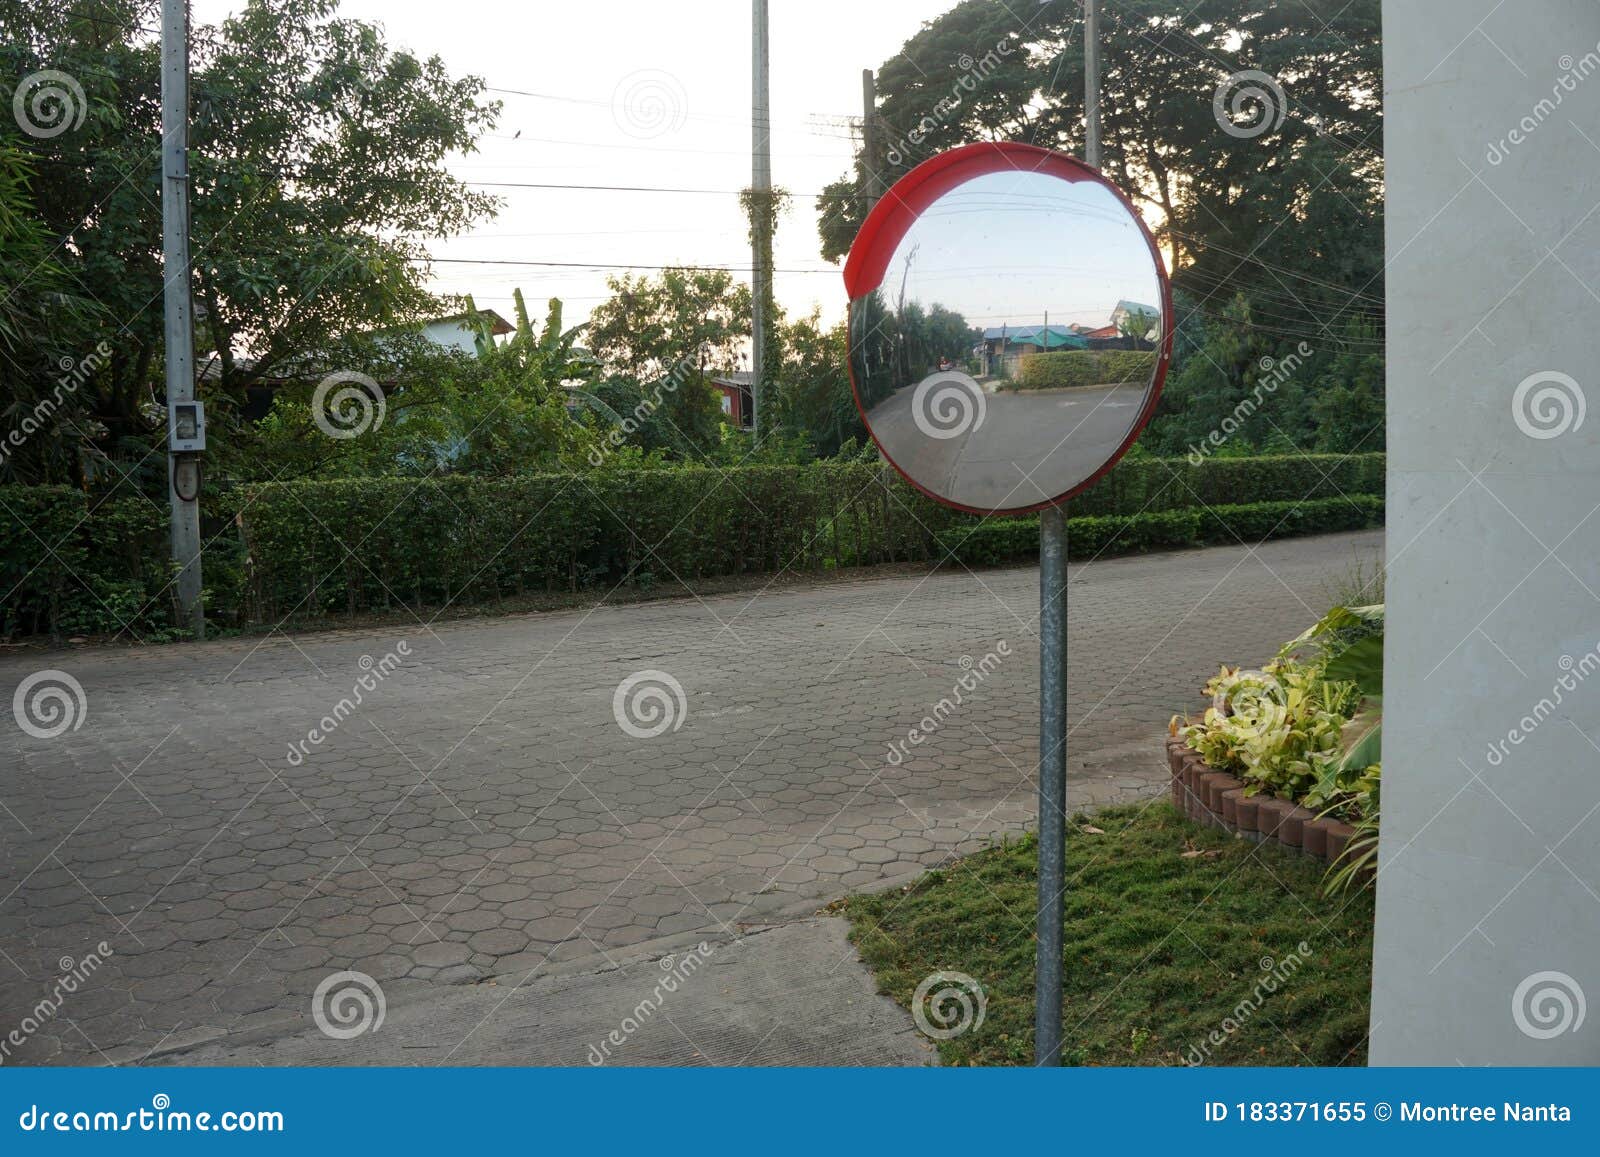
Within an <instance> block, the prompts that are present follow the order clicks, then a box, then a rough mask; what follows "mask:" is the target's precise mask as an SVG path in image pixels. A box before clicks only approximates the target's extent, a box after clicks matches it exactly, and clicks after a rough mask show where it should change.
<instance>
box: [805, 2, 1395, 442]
mask: <svg viewBox="0 0 1600 1157" xmlns="http://www.w3.org/2000/svg"><path fill="white" fill-rule="evenodd" d="M1379 33H1380V28H1379V3H1378V0H1354V2H1353V3H1350V4H1327V5H1322V4H1316V3H1293V4H1280V3H1274V2H1272V0H1198V2H1196V3H1184V4H1181V5H1180V4H1173V3H1171V2H1170V0H1116V3H1115V4H1104V5H1102V16H1101V23H1100V37H1101V45H1100V47H1101V53H1100V58H1101V102H1102V105H1101V127H1102V139H1103V147H1102V154H1103V155H1102V162H1103V168H1104V171H1105V172H1106V174H1107V176H1108V177H1110V178H1111V179H1112V180H1113V181H1114V182H1115V183H1116V184H1117V185H1118V186H1119V187H1120V188H1122V189H1123V190H1124V191H1125V192H1126V193H1127V194H1128V195H1129V196H1130V198H1131V199H1132V200H1133V202H1134V203H1135V205H1136V207H1138V208H1139V209H1140V211H1141V212H1142V213H1143V215H1144V216H1145V218H1146V219H1147V221H1148V222H1149V223H1150V225H1151V227H1152V229H1153V231H1154V232H1155V234H1156V237H1157V239H1158V242H1159V243H1160V245H1161V247H1162V248H1163V250H1164V251H1165V254H1166V257H1167V260H1168V264H1169V266H1170V267H1171V269H1172V273H1173V282H1174V286H1175V289H1176V290H1178V291H1181V292H1180V296H1181V297H1182V298H1183V300H1185V301H1186V303H1187V305H1186V308H1185V309H1183V310H1181V311H1180V314H1179V316H1178V318H1176V319H1175V321H1176V322H1177V324H1179V325H1180V326H1182V325H1192V324H1193V323H1194V322H1195V321H1199V322H1203V323H1204V324H1205V325H1207V326H1213V325H1220V326H1223V327H1231V328H1234V329H1237V328H1238V327H1239V326H1241V325H1248V326H1249V327H1250V329H1251V332H1252V334H1253V335H1254V336H1253V337H1252V338H1251V339H1250V342H1251V343H1253V344H1255V345H1261V346H1264V347H1265V348H1264V351H1263V355H1264V356H1277V355H1287V354H1288V353H1289V352H1290V351H1293V350H1294V349H1296V348H1297V346H1298V344H1299V343H1300V342H1301V341H1308V342H1310V343H1311V344H1312V345H1313V346H1314V347H1315V348H1316V350H1317V356H1318V357H1319V358H1321V359H1324V360H1325V359H1328V358H1337V357H1339V356H1340V355H1342V354H1352V355H1362V356H1366V357H1368V358H1371V357H1376V356H1377V351H1378V350H1379V349H1380V348H1381V338H1382V312H1383V228H1382V207H1383V202H1382V194H1383V188H1382V180H1383V159H1382V155H1381V153H1380V148H1381V133H1380V131H1379V130H1380V128H1381V124H1382V109H1381V93H1382V90H1383V83H1382V82H1383V78H1382V59H1381V38H1380V35H1379ZM877 91H878V94H879V97H880V101H879V105H878V109H877V120H878V122H879V128H880V135H881V136H882V137H883V138H884V141H885V144H884V146H883V155H884V159H885V162H886V164H885V169H886V171H885V172H884V174H883V178H884V179H885V181H890V182H892V181H893V180H894V179H896V178H897V177H898V176H900V175H901V174H903V173H905V172H906V171H908V170H909V169H910V168H912V167H913V166H915V165H916V164H918V163H920V162H921V161H923V160H925V159H927V158H928V157H930V156H932V155H934V154H936V153H939V152H941V151H943V150H945V149H948V148H951V147H954V146H956V145H960V144H965V143H967V142H970V141H974V140H1020V141H1028V142H1032V143H1035V144H1040V145H1045V146H1048V147H1052V148H1057V149H1061V150H1064V151H1068V152H1081V149H1082V145H1083V127H1082V126H1083V20H1082V5H1081V4H1080V3H1078V0H1050V2H1049V3H1044V4H1038V5H1028V6H1026V7H1018V6H1017V5H1015V4H1007V3H1003V2H1001V0H963V2H962V3H959V4H957V5H956V6H955V7H953V8H952V9H951V10H950V11H948V12H946V13H945V14H944V15H943V16H941V17H939V18H938V19H936V20H933V21H931V22H929V23H928V24H926V25H924V26H923V27H922V29H921V30H919V31H918V32H917V33H916V34H915V35H913V36H912V37H911V38H910V39H909V40H907V41H906V43H905V45H904V47H903V48H902V50H901V51H900V52H899V53H898V54H896V55H895V57H893V58H892V59H891V60H889V61H887V62H885V63H884V65H883V66H882V68H881V69H880V70H879V73H878V78H877ZM863 175H864V168H863V162H862V160H861V159H860V158H859V156H858V159H857V162H856V166H855V171H854V172H853V173H852V174H849V175H847V176H845V177H841V178H840V179H839V180H837V181H835V182H833V183H832V184H831V185H829V186H827V187H826V189H825V191H824V193H823V196H822V197H821V198H820V199H819V201H818V208H819V217H820V222H819V240H820V242H821V251H822V254H823V256H824V257H826V258H828V259H830V260H837V259H838V258H840V257H842V256H843V254H844V253H845V252H847V251H848V249H849V246H850V243H851V241H852V240H853V239H854V236H855V233H856V230H857V229H858V228H859V226H860V224H861V221H862V219H863V217H864V215H865V208H866V206H865V201H864V199H863V198H862V197H861V196H860V195H859V192H860V189H861V187H862V184H863V180H862V178H863ZM1241 295H1242V296H1243V298H1244V299H1245V300H1246V301H1247V302H1248V310H1247V317H1246V315H1243V314H1241V313H1240V312H1239V310H1238V309H1237V308H1235V306H1234V305H1233V304H1230V303H1236V302H1237V299H1238V298H1239V297H1240V296H1241ZM1190 314H1193V315H1195V316H1194V319H1191V318H1190V316H1189V315H1190ZM1218 340H1221V339H1218ZM1241 340H1242V339H1241ZM1369 368H1370V367H1369ZM1206 374H1211V375H1212V377H1211V380H1209V381H1208V382H1202V381H1201V380H1200V379H1201V378H1202V377H1204V376H1205V375H1206ZM1172 378H1173V379H1174V386H1175V387H1178V386H1179V382H1178V379H1180V378H1182V379H1184V380H1183V382H1182V384H1181V387H1180V388H1181V389H1182V390H1184V391H1192V392H1193V394H1194V396H1195V397H1196V398H1199V399H1202V400H1203V399H1207V398H1209V399H1211V400H1213V401H1216V402H1219V403H1220V402H1221V401H1222V400H1223V399H1224V398H1225V397H1226V396H1228V395H1230V394H1232V393H1236V392H1237V390H1238V388H1239V386H1240V385H1241V381H1240V380H1238V379H1234V380H1229V379H1228V377H1227V376H1226V375H1225V374H1219V373H1218V371H1216V370H1215V369H1214V368H1212V367H1209V366H1207V365H1206V364H1205V363H1204V362H1201V363H1200V364H1199V365H1195V366H1193V367H1191V366H1189V365H1188V364H1187V362H1186V360H1185V357H1184V355H1183V353H1180V355H1179V357H1178V359H1177V360H1176V361H1175V363H1174V365H1173V369H1172ZM1316 388H1318V389H1320V388H1323V386H1321V385H1319V386H1317V387H1316ZM1310 393H1311V391H1310V388H1309V387H1302V386H1301V385H1300V383H1298V382H1297V383H1295V384H1294V385H1292V386H1290V387H1289V388H1287V389H1285V390H1284V391H1283V392H1282V393H1281V394H1280V395H1279V396H1278V397H1277V399H1276V400H1275V402H1274V407H1273V410H1272V413H1271V414H1270V417H1271V420H1272V421H1274V422H1276V423H1278V425H1279V426H1280V427H1281V428H1282V429H1283V430H1284V431H1286V432H1287V431H1292V430H1298V431H1300V432H1301V433H1302V434H1306V433H1309V432H1311V431H1313V430H1314V429H1315V428H1317V427H1319V426H1323V425H1326V424H1327V415H1326V413H1325V411H1326V408H1327V405H1330V404H1332V403H1326V404H1324V407H1323V410H1324V413H1323V415H1322V417H1317V416H1315V415H1313V414H1312V412H1311V410H1310V409H1309V407H1310V401H1309V398H1310ZM1369 393H1370V391H1369ZM1290 406H1296V407H1298V408H1297V409H1295V410H1294V411H1293V412H1290V411H1289V407H1290ZM1164 412H1166V413H1168V414H1169V415H1170V414H1171V413H1172V412H1171V411H1170V410H1164ZM1225 413H1226V411H1219V412H1215V413H1204V414H1199V415H1194V414H1189V415H1186V416H1185V417H1184V418H1183V419H1181V422H1180V424H1186V423H1188V422H1189V421H1190V420H1191V419H1192V420H1194V421H1196V422H1199V423H1201V424H1202V425H1203V426H1204V428H1205V429H1210V428H1212V427H1214V426H1215V425H1216V424H1217V423H1218V422H1219V421H1220V420H1221V419H1222V418H1223V417H1224V416H1225ZM1168 428H1169V430H1171V429H1176V428H1177V427H1176V426H1174V425H1173V424H1172V422H1171V421H1169V423H1168ZM1202 432H1203V431H1202ZM1291 436H1293V435H1292V434H1291Z"/></svg>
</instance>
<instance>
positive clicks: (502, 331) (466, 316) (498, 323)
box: [422, 309, 517, 337]
mask: <svg viewBox="0 0 1600 1157" xmlns="http://www.w3.org/2000/svg"><path fill="white" fill-rule="evenodd" d="M478 316H479V317H486V318H488V319H489V332H490V333H492V334H494V336H495V337H504V336H505V335H506V334H508V333H516V332H517V327H516V326H514V325H512V324H511V323H510V322H509V321H507V320H506V319H505V318H503V317H501V316H500V315H499V314H498V313H496V312H495V311H494V310H492V309H480V310H479V311H478ZM471 320H472V314H471V312H470V311H468V310H462V311H461V312H460V313H451V314H446V315H445V316H444V317H430V318H429V319H428V320H427V321H425V322H423V323H422V324H423V325H424V326H429V325H440V324H442V323H444V322H447V321H461V322H470V321H471Z"/></svg>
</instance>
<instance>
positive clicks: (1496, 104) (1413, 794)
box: [1370, 0, 1600, 1065]
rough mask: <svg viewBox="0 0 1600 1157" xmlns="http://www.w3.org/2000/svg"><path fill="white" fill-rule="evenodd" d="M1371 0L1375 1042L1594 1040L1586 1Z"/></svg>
mask: <svg viewBox="0 0 1600 1157" xmlns="http://www.w3.org/2000/svg"><path fill="white" fill-rule="evenodd" d="M1383 22H1384V27H1383V38H1384V39H1383V47H1384V54H1383V55H1384V73H1385V75H1384V85H1385V89H1386V91H1385V94H1384V98H1385V119H1384V155H1385V157H1386V166H1387V182H1388V186H1387V196H1388V210H1387V221H1386V231H1387V240H1386V246H1387V258H1388V283H1387V295H1388V334H1387V338H1388V450H1389V483H1388V494H1389V503H1388V633H1387V639H1386V651H1385V689H1386V691H1387V697H1386V701H1385V717H1384V736H1383V744H1384V751H1383V764H1384V784H1383V839H1382V845H1381V858H1380V874H1379V880H1378V927H1377V947H1376V954H1375V961H1374V975H1373V1007H1372V1038H1371V1053H1370V1055H1371V1060H1372V1062H1373V1063H1374V1064H1437V1065H1452V1064H1466V1065H1481V1064H1516V1065H1574V1064H1588V1065H1593V1064H1596V1063H1600V7H1597V6H1596V5H1595V4H1593V3H1592V0H1532V2H1525V3H1518V4H1503V5H1497V4H1496V2H1495V0H1385V2H1384V5H1383ZM1539 375H1543V376H1542V377H1541V376H1539ZM1562 375H1565V376H1562ZM1569 381H1570V382H1571V383H1572V384H1570V385H1569V384H1568V382H1569ZM1523 383H1528V384H1527V385H1523ZM1519 386H1520V387H1521V391H1520V392H1519ZM1580 415H1586V416H1584V417H1583V420H1582V422H1581V424H1580V422H1579V417H1580ZM1563 1001H1565V1004H1563V1003H1562V1002H1563ZM1580 1002H1581V1004H1582V1006H1583V1007H1584V1010H1585V1014H1584V1017H1583V1021H1582V1024H1581V1026H1579V1025H1578V1024H1577V1013H1578V1007H1579V1004H1580ZM1590 1006H1593V1007H1590Z"/></svg>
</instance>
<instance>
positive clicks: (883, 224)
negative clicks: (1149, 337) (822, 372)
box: [844, 141, 1174, 515]
mask: <svg viewBox="0 0 1600 1157" xmlns="http://www.w3.org/2000/svg"><path fill="white" fill-rule="evenodd" d="M1012 169H1015V170H1017V171H1019V172H1034V173H1048V174H1050V175H1051V176H1055V177H1060V178H1061V179H1062V180H1065V181H1074V182H1076V181H1093V182H1095V183H1096V184H1099V185H1103V186H1104V187H1105V188H1107V189H1110V190H1111V192H1112V193H1113V194H1115V196H1116V198H1117V200H1118V201H1120V202H1121V203H1122V205H1123V207H1124V208H1125V209H1127V210H1128V215H1129V216H1130V217H1131V218H1133V220H1134V221H1135V222H1136V223H1137V224H1138V226H1139V232H1140V234H1141V235H1142V236H1143V237H1144V240H1145V244H1146V245H1148V246H1149V247H1150V260H1151V261H1152V262H1153V263H1154V264H1155V269H1156V278H1157V280H1158V281H1159V282H1160V287H1161V328H1162V335H1161V347H1160V349H1159V351H1158V353H1157V356H1156V368H1155V374H1154V377H1153V379H1152V381H1151V384H1150V385H1151V388H1150V396H1149V398H1148V399H1147V400H1146V402H1145V405H1144V409H1142V410H1141V411H1140V412H1139V415H1138V417H1137V418H1135V419H1134V422H1133V426H1132V427H1131V428H1130V429H1129V431H1128V436H1127V437H1126V438H1125V439H1124V440H1123V442H1122V444H1121V445H1120V446H1118V447H1117V449H1116V450H1115V451H1114V452H1113V453H1112V454H1111V456H1110V457H1109V458H1108V459H1107V460H1106V462H1105V464H1104V465H1102V466H1101V467H1100V468H1099V469H1098V470H1096V471H1095V472H1094V473H1093V474H1091V475H1089V477H1087V478H1085V479H1084V480H1083V481H1082V482H1080V483H1078V484H1077V485H1076V486H1074V487H1073V488H1072V489H1070V490H1068V491H1066V492H1064V493H1062V494H1058V495H1056V496H1055V497H1054V498H1050V499H1047V500H1045V501H1044V502H1036V503H1034V504H1033V505H1031V506H1016V507H1012V506H1007V507H1002V508H1000V509H999V510H985V509H982V508H980V507H974V506H966V505H963V504H962V503H959V502H954V501H951V500H950V499H948V498H945V497H943V496H941V495H938V494H935V493H933V492H932V491H931V490H929V489H928V488H927V487H925V486H923V485H922V484H921V483H920V482H918V481H917V480H916V479H915V478H912V477H911V476H910V475H909V474H907V473H906V472H905V471H904V470H902V469H901V468H900V464H899V463H898V462H896V461H895V460H894V458H893V457H891V456H890V454H889V452H888V451H887V450H886V449H885V448H884V445H883V443H882V442H881V441H879V440H878V435H877V434H876V433H874V432H873V429H872V424H871V423H870V422H869V421H868V420H867V412H866V410H865V409H864V408H863V407H862V405H861V391H860V390H859V389H858V388H857V386H856V375H855V367H854V359H853V358H850V357H848V356H847V357H846V359H845V361H846V366H847V369H848V371H849V374H850V396H851V399H852V400H853V401H854V402H855V404H856V411H857V412H858V413H859V414H860V415H861V424H862V425H863V426H865V427H866V430H867V433H868V434H869V435H871V437H872V440H873V442H874V443H875V444H876V445H877V447H878V453H880V454H882V455H883V458H884V461H886V462H888V463H889V465H891V466H893V467H894V469H895V472H896V473H897V474H899V475H900V477H902V478H904V479H905V480H906V482H907V483H908V484H910V486H911V487H912V488H913V489H915V490H916V491H917V492H918V493H920V494H924V495H926V496H927V497H929V498H931V499H933V500H934V501H935V502H938V503H940V504H942V505H944V506H950V507H954V508H955V509H956V510H963V511H966V512H967V513H968V514H982V515H993V514H1005V515H1016V514H1028V513H1032V512H1033V511H1037V510H1043V509H1044V508H1045V507H1047V506H1059V505H1060V504H1061V503H1063V502H1065V501H1067V499H1069V498H1071V497H1072V496H1073V495H1075V494H1080V493H1082V492H1083V491H1084V490H1086V489H1088V488H1089V487H1090V486H1092V485H1094V484H1095V483H1096V482H1098V481H1099V480H1100V479H1101V478H1103V477H1105V475H1106V473H1107V472H1108V471H1109V470H1110V469H1111V468H1112V467H1113V466H1115V465H1116V464H1117V463H1118V462H1119V461H1121V459H1122V456H1123V455H1124V454H1126V453H1127V452H1128V449H1129V448H1130V447H1131V446H1132V445H1133V444H1134V443H1135V442H1136V441H1138V439H1139V435H1140V434H1141V433H1142V432H1143V431H1144V428H1145V426H1146V425H1147V424H1148V423H1149V421H1150V418H1151V416H1152V415H1153V414H1154V413H1155V409H1156V403H1157V402H1159V401H1160V400H1161V389H1162V387H1163V386H1164V385H1165V384H1166V380H1167V366H1168V364H1169V363H1170V362H1171V360H1172V333H1173V329H1174V326H1173V319H1172V284H1171V280H1170V279H1169V278H1168V276H1167V267H1166V265H1165V264H1163V263H1162V260H1161V251H1160V250H1159V249H1158V248H1157V247H1156V239H1155V237H1154V236H1152V235H1151V233H1150V227H1149V226H1148V225H1146V224H1145V223H1144V218H1143V217H1141V216H1139V213H1138V211H1137V210H1136V209H1134V207H1133V202H1132V201H1130V200H1128V197H1127V195H1126V194H1125V193H1123V191H1122V190H1121V189H1119V188H1117V186H1116V185H1114V184H1113V183H1112V182H1110V181H1108V180H1106V178H1105V177H1104V176H1103V175H1102V174H1101V172H1100V171H1099V170H1098V169H1095V168H1092V167H1090V166H1089V165H1087V164H1085V163H1084V162H1082V161H1080V160H1078V159H1077V158H1076V157H1069V156H1068V155H1067V154H1065V153H1058V152H1055V151H1054V150H1051V149H1045V148H1040V147H1039V146H1038V145H1028V144H1023V143H1021V142H1020V141H983V142H979V143H977V144H972V145H962V146H961V147H960V148H955V149H951V150H950V151H949V152H946V153H940V154H939V155H938V156H936V157H929V158H928V159H927V160H926V161H923V162H922V163H921V164H920V165H918V166H917V167H916V168H914V169H912V170H911V171H910V172H909V173H907V174H906V175H905V176H903V177H901V178H900V179H899V180H898V181H896V182H895V183H894V185H893V187H892V188H890V189H889V191H888V192H886V193H884V195H883V196H882V197H881V198H880V199H879V200H878V203H877V204H876V205H874V206H873V208H872V211H871V212H870V213H868V214H867V219H866V220H865V221H863V222H862V224H861V229H860V231H859V232H857V233H856V239H855V241H854V242H852V243H851V245H850V254H849V256H848V257H846V258H845V263H844V287H845V293H846V294H847V295H848V299H849V300H850V301H854V300H855V299H856V298H858V297H860V296H862V295H863V294H866V293H870V292H872V291H873V290H874V289H876V288H877V287H878V285H879V284H880V283H881V282H882V281H883V276H884V273H885V271H886V270H887V269H888V265H889V259H890V258H891V257H892V256H893V255H894V251H895V249H896V247H897V246H898V245H899V244H900V242H901V240H902V239H903V238H904V237H905V235H906V232H907V231H908V230H909V229H910V228H911V226H912V224H913V223H915V222H916V220H917V218H918V217H920V216H921V215H922V214H923V212H924V211H925V210H926V209H927V208H928V206H930V205H932V204H933V203H934V202H935V201H936V200H938V199H939V198H940V197H942V196H943V195H944V194H945V193H948V192H949V191H950V190H951V189H954V188H956V187H957V186H959V185H962V184H964V183H966V182H967V181H970V180H972V179H973V178H974V177H982V176H987V175H989V174H991V173H1003V172H1006V171H1008V170H1012ZM853 341H854V338H853V335H852V345H853Z"/></svg>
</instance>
